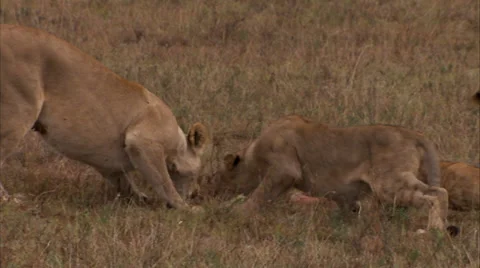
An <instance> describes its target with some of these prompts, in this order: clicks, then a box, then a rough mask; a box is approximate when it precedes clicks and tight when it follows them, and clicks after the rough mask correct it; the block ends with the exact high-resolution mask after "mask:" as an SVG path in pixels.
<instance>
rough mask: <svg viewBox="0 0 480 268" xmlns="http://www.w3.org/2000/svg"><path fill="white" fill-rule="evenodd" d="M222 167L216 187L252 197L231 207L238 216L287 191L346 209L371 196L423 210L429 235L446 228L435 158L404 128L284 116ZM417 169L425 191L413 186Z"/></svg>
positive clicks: (445, 196)
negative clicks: (425, 179)
mask: <svg viewBox="0 0 480 268" xmlns="http://www.w3.org/2000/svg"><path fill="white" fill-rule="evenodd" d="M224 160H225V163H224V164H225V167H224V170H222V171H220V173H219V174H220V175H219V176H218V177H219V179H220V180H221V181H220V182H219V187H221V188H223V189H229V190H230V191H236V192H237V193H243V194H251V195H250V196H249V197H248V199H247V200H246V201H245V203H243V204H241V205H239V206H240V207H237V208H236V210H239V211H240V212H241V213H247V214H248V213H251V212H254V211H255V210H257V209H258V208H260V206H262V205H264V204H265V203H266V202H268V201H272V200H274V199H275V198H277V197H278V196H279V195H280V194H282V193H285V192H286V191H288V190H291V189H292V188H296V189H299V190H301V191H303V192H305V193H307V194H308V195H309V196H325V195H326V194H327V193H335V194H334V195H333V196H332V197H334V198H335V195H337V196H343V197H346V198H336V200H348V202H352V201H355V200H356V199H357V198H358V196H359V194H360V192H361V191H365V190H367V191H370V190H371V191H373V193H374V194H375V195H376V196H377V197H378V198H379V199H380V200H383V201H386V202H390V203H396V204H398V205H408V206H415V207H425V208H426V209H428V211H429V218H428V228H439V229H444V228H445V224H446V218H447V210H448V194H447V191H446V190H445V189H444V188H441V187H439V185H440V169H439V162H438V159H437V153H436V151H435V149H434V146H433V145H432V144H431V143H430V142H429V141H427V140H426V139H425V138H424V137H422V136H421V135H419V134H418V133H416V132H414V131H409V130H407V129H405V128H401V127H395V126H385V125H376V126H355V127H345V128H334V127H328V126H326V125H323V124H319V123H313V122H311V121H309V120H308V119H305V118H302V117H300V116H287V117H284V118H281V119H279V120H277V121H275V122H273V123H272V124H271V125H270V126H268V127H267V128H266V129H264V130H263V132H262V133H261V134H260V136H259V137H258V138H257V139H256V140H254V141H253V142H252V143H251V144H250V145H249V146H248V147H247V148H245V149H243V150H242V151H240V152H238V153H236V154H233V155H232V154H230V155H227V156H225V159H224ZM422 170H425V173H426V174H428V184H425V183H423V182H422V181H420V180H419V179H417V176H418V175H419V173H420V171H422ZM334 200H335V199H334ZM342 205H343V204H342Z"/></svg>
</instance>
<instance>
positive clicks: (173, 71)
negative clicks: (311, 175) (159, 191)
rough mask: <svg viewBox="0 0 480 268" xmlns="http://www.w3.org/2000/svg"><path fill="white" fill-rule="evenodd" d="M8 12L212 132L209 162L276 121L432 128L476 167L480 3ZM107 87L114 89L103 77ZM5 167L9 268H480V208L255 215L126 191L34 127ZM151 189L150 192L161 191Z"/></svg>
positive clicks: (207, 1)
mask: <svg viewBox="0 0 480 268" xmlns="http://www.w3.org/2000/svg"><path fill="white" fill-rule="evenodd" d="M0 19H1V21H2V22H4V23H15V24H22V25H28V26H33V27H38V28H41V29H44V30H47V31H49V32H51V33H54V34H55V35H57V36H59V37H61V38H63V39H66V40H67V41H69V42H71V43H73V44H75V45H76V46H78V47H79V48H81V49H82V50H83V51H85V52H87V53H89V54H91V55H93V56H94V57H95V58H97V59H98V60H100V61H101V62H102V63H104V64H105V65H106V66H108V67H109V68H111V69H112V70H114V71H115V72H116V73H118V74H120V75H122V76H124V77H126V78H128V79H131V80H134V81H137V82H139V83H141V84H143V85H144V86H145V87H147V88H148V89H150V90H151V91H153V92H155V93H156V94H157V95H159V96H160V97H161V98H163V99H164V100H165V101H166V102H167V103H168V104H169V105H170V106H171V107H172V110H173V111H174V113H175V115H176V116H177V117H178V120H179V123H180V124H181V126H182V127H183V128H184V129H185V127H186V126H187V125H189V124H191V123H192V122H194V121H201V122H204V123H205V124H207V125H208V127H209V128H210V129H211V132H212V135H213V137H214V138H213V143H212V145H213V146H211V149H210V150H209V151H208V152H207V154H206V155H205V159H204V160H205V161H206V163H207V164H206V166H205V170H204V173H205V174H207V176H208V174H209V173H210V172H211V171H214V170H216V169H218V167H219V163H220V162H221V159H222V158H223V156H224V154H225V153H227V152H232V151H235V150H237V149H240V148H241V147H242V146H244V145H246V144H247V143H248V141H249V140H250V139H251V138H252V137H255V136H256V135H257V134H258V133H259V131H260V130H261V128H262V127H263V126H265V124H266V123H268V122H269V121H270V120H272V119H275V118H278V117H279V116H282V115H285V114H291V113H297V114H301V115H305V116H309V117H312V118H314V119H316V120H318V121H322V122H325V123H328V124H332V125H342V126H347V125H354V124H371V123H387V124H398V125H403V126H406V127H409V128H413V129H416V130H419V131H421V132H423V133H424V134H425V135H426V136H427V137H429V138H430V139H431V140H433V141H434V142H435V143H436V144H437V146H438V150H439V153H440V155H441V158H442V159H449V160H457V161H466V162H474V163H478V161H480V158H479V151H480V148H479V146H480V144H479V142H480V137H479V135H480V134H479V109H478V108H477V107H475V106H472V105H470V104H469V103H468V100H469V98H470V96H471V95H472V94H473V93H474V92H475V91H476V90H478V88H479V79H480V78H479V67H480V64H479V57H480V55H479V31H480V26H479V4H478V1H467V0H455V1H440V0H438V1H437V0H425V1H413V0H406V1H388V0H387V1H385V0H383V1H373V0H363V1H347V0H338V1H294V0H292V1H266V0H259V1H232V0H226V1H215V0H199V1H182V0H177V1H175V0H172V1H147V0H135V1H134V0H118V1H114V0H104V1H101V0H88V1H87V0H69V1H67V0H56V1H55V0H52V1H46V0H36V1H32V0H24V1H21V0H2V1H1V10H0ZM98 90H101V88H99V89H98ZM20 149H21V151H20V153H18V154H16V155H15V156H14V157H13V158H12V159H11V160H10V161H8V162H7V163H6V166H5V167H4V168H3V169H2V173H1V176H0V179H1V181H2V182H3V183H4V185H5V187H6V188H7V189H8V190H9V191H10V192H11V193H23V194H24V195H25V202H24V203H23V204H21V205H17V204H14V203H8V204H3V205H2V206H1V207H0V228H1V229H0V239H1V241H0V243H1V244H0V254H1V256H0V257H1V261H0V265H1V267H266V266H268V267H478V265H479V264H480V260H479V258H480V253H479V245H480V242H479V233H478V232H479V220H480V218H479V216H480V214H479V212H477V211H473V212H453V211H452V212H451V213H450V220H451V222H453V223H455V224H458V226H460V228H461V229H462V232H461V233H460V235H459V236H458V237H456V238H453V239H450V238H449V237H446V236H443V235H441V234H437V233H428V234H426V235H424V236H414V235H412V234H411V233H410V231H413V230H415V229H416V228H418V227H423V226H424V225H423V224H425V220H426V216H425V215H423V214H421V213H420V211H417V210H415V209H408V210H406V209H399V208H397V209H395V208H392V207H391V206H379V205H378V204H375V203H374V202H372V203H371V204H372V206H371V207H370V208H366V209H363V211H362V213H361V214H360V216H358V217H357V216H355V215H344V214H342V213H340V212H339V211H338V210H336V209H333V208H329V207H326V206H325V207H324V206H317V207H314V208H299V207H298V206H294V207H292V206H288V205H287V204H286V203H285V202H283V201H279V202H278V204H276V205H273V206H271V207H270V208H269V209H268V210H265V211H264V212H263V213H262V214H261V217H259V218H256V219H251V221H242V220H240V219H239V218H237V217H234V216H232V215H230V214H228V213H223V212H218V211H217V210H215V209H214V208H215V206H216V204H218V202H219V201H218V200H215V199H211V200H207V201H205V203H204V205H205V207H206V209H207V211H206V213H205V214H204V215H195V216H194V215H190V214H188V213H183V212H179V211H174V210H168V209H166V208H164V207H163V206H156V207H149V206H145V205H138V204H131V203H125V202H121V201H119V200H116V199H115V198H114V195H113V193H112V191H111V189H110V188H109V187H108V185H107V184H106V182H105V181H103V180H102V178H101V177H100V176H99V175H98V174H97V173H96V172H95V171H94V170H92V169H91V168H89V167H86V166H84V165H82V164H79V163H77V162H74V161H71V160H68V159H65V158H63V157H62V156H60V155H58V154H57V153H55V152H53V151H52V150H51V149H50V148H48V146H46V145H44V143H43V142H42V141H41V140H40V139H39V138H38V137H37V136H36V134H35V133H31V134H29V135H28V136H27V137H26V143H25V144H23V145H22V147H21V148H20ZM147 191H148V189H147Z"/></svg>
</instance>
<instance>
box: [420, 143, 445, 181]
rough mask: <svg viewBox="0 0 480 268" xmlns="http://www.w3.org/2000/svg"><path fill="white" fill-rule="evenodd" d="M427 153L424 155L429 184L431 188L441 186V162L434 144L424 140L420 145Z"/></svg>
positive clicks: (424, 167) (424, 166) (424, 165)
mask: <svg viewBox="0 0 480 268" xmlns="http://www.w3.org/2000/svg"><path fill="white" fill-rule="evenodd" d="M419 145H420V146H421V147H422V148H423V149H424V151H425V153H424V155H423V169H424V172H425V173H426V175H427V182H428V185H430V186H437V187H439V186H440V179H441V178H440V175H441V173H440V172H441V171H440V161H439V159H438V154H437V150H436V148H435V146H434V144H433V143H432V142H430V141H428V140H426V139H424V138H422V139H421V140H420V144H419Z"/></svg>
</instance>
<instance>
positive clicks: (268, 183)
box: [238, 165, 300, 214]
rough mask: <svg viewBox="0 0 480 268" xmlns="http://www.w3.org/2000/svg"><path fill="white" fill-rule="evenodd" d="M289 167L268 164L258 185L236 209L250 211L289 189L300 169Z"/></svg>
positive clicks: (296, 178) (298, 176) (298, 175)
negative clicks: (294, 170) (296, 170)
mask: <svg viewBox="0 0 480 268" xmlns="http://www.w3.org/2000/svg"><path fill="white" fill-rule="evenodd" d="M291 171H292V170H291V168H290V169H289V168H284V167H282V166H281V165H275V166H270V167H269V168H268V169H267V172H266V173H265V175H264V177H263V179H262V180H261V182H260V184H259V185H258V187H257V188H256V189H255V190H254V191H253V193H252V195H251V196H250V197H249V198H248V199H247V201H246V202H245V203H244V204H242V205H240V207H239V208H238V210H240V211H241V212H242V213H244V214H245V213H251V212H254V211H256V210H258V209H259V208H261V207H262V206H264V205H266V204H267V203H270V202H273V201H275V200H276V199H277V198H278V197H279V196H280V195H281V194H283V193H285V192H287V191H288V190H289V189H291V188H292V187H293V186H294V185H295V182H296V181H297V180H298V179H300V171H298V172H291Z"/></svg>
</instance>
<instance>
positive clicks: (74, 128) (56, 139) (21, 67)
mask: <svg viewBox="0 0 480 268" xmlns="http://www.w3.org/2000/svg"><path fill="white" fill-rule="evenodd" d="M0 39H1V40H2V42H0V49H1V53H0V65H1V66H2V68H0V72H1V77H2V82H1V85H0V90H1V96H2V97H1V99H0V125H1V126H2V127H1V128H0V157H1V158H0V164H2V163H3V162H4V161H5V159H6V158H8V156H9V155H11V154H12V153H13V152H14V151H15V150H16V148H17V146H18V145H19V143H20V142H21V140H22V139H23V137H24V136H25V135H26V133H27V132H28V131H29V130H30V129H33V130H35V131H37V132H38V133H39V134H40V136H42V137H43V139H44V140H45V141H46V142H47V143H48V144H50V145H51V146H52V147H54V148H55V149H56V150H58V151H59V152H61V153H62V154H64V155H65V156H67V157H69V158H72V159H75V160H78V161H81V162H83V163H86V164H88V165H90V166H92V167H94V168H95V169H96V170H97V171H98V172H100V173H101V174H102V175H103V177H105V178H106V179H107V180H108V181H109V182H111V183H112V184H113V185H114V186H115V187H117V190H118V191H119V192H120V194H122V195H127V196H133V197H136V198H139V199H144V198H145V197H146V196H145V195H144V194H143V193H141V192H140V191H139V190H138V188H137V187H136V186H135V184H134V183H133V181H131V180H130V179H128V178H127V177H126V175H125V174H126V173H127V172H128V171H130V170H134V169H136V170H138V171H139V172H140V173H141V174H142V177H143V178H144V179H146V180H147V181H148V182H149V183H150V185H151V186H152V187H153V189H154V190H155V192H156V194H157V195H158V197H159V198H160V199H161V200H163V201H165V202H166V203H167V204H168V205H170V206H171V207H174V208H178V209H186V210H189V211H190V210H191V211H198V210H199V209H198V208H192V207H191V206H190V205H188V204H187V203H186V202H185V201H184V199H185V198H186V197H188V196H189V195H190V194H191V193H192V191H193V190H194V189H195V187H196V186H195V184H196V178H197V175H198V172H199V170H200V166H201V163H200V157H201V155H202V153H203V151H204V148H205V146H206V144H207V141H208V140H209V136H208V133H207V129H206V127H205V126H204V125H202V124H201V123H195V124H193V125H192V127H191V128H190V129H189V131H188V133H187V134H184V133H183V131H182V130H181V129H180V128H179V126H178V124H177V121H176V118H175V116H174V115H173V113H172V111H171V110H170V108H169V107H168V106H167V105H166V104H165V103H164V102H163V101H162V100H161V99H159V98H158V97H157V96H156V95H154V94H153V93H151V92H150V91H148V90H147V89H145V88H144V87H142V86H141V85H139V84H136V83H134V82H131V81H128V80H126V79H123V78H121V77H120V76H118V75H116V74H115V73H113V72H112V71H111V70H109V69H108V68H106V67H105V66H104V65H102V64H101V63H100V62H98V61H97V60H95V59H94V58H93V57H90V56H89V55H87V54H85V53H83V52H81V51H80V50H79V49H78V48H76V47H74V46H73V45H71V44H69V43H67V42H66V41H64V40H61V39H58V38H56V37H55V36H53V35H51V34H49V33H47V32H44V31H41V30H38V29H33V28H28V27H23V26H18V25H6V24H3V25H1V36H0ZM0 197H1V198H2V199H8V193H7V191H6V190H5V189H4V187H3V186H2V185H1V184H0Z"/></svg>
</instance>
